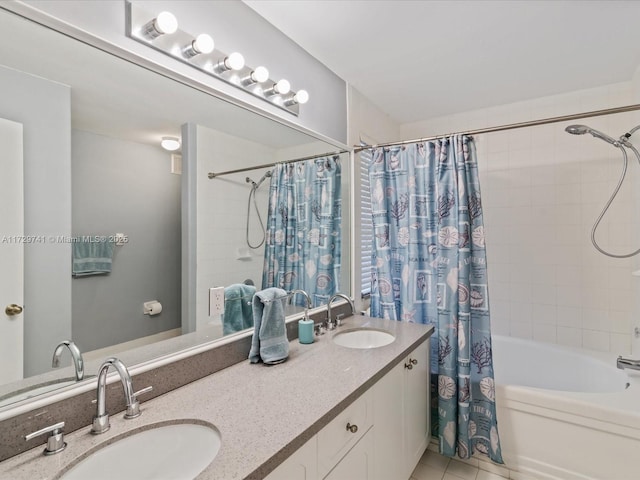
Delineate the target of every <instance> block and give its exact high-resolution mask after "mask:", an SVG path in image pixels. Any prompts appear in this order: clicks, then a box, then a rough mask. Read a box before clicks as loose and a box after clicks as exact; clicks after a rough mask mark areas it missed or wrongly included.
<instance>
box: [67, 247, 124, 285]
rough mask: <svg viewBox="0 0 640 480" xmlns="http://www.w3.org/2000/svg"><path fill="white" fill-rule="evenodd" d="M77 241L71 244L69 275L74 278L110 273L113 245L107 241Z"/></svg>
mask: <svg viewBox="0 0 640 480" xmlns="http://www.w3.org/2000/svg"><path fill="white" fill-rule="evenodd" d="M93 240H94V241H90V240H89V239H87V240H85V239H78V240H76V241H75V242H73V248H72V250H73V261H72V267H71V273H72V275H73V276H74V277H86V276H89V275H101V274H105V273H110V272H111V263H112V258H113V246H114V245H113V243H112V242H110V241H108V240H107V239H104V240H102V239H95V238H94V239H93Z"/></svg>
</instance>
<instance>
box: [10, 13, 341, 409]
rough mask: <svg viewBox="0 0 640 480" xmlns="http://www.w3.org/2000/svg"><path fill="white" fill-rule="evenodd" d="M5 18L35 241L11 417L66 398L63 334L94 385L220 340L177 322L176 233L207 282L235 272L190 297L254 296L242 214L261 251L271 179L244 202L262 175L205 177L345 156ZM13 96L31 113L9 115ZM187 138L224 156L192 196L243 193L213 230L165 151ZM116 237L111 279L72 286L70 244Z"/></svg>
mask: <svg viewBox="0 0 640 480" xmlns="http://www.w3.org/2000/svg"><path fill="white" fill-rule="evenodd" d="M0 22H1V23H2V25H3V28H2V29H0V41H2V43H3V44H4V45H5V46H6V45H10V46H11V48H3V49H0V85H1V86H2V88H3V96H4V97H5V99H4V100H2V101H0V117H2V118H8V119H10V120H12V121H15V122H19V123H22V124H23V129H24V162H25V165H24V182H25V206H24V217H25V232H24V234H25V235H27V236H28V237H29V238H33V239H36V240H34V242H33V243H29V244H25V266H24V267H25V268H24V292H25V295H24V303H25V304H24V307H25V309H24V312H23V321H24V326H25V327H24V339H23V342H24V360H23V364H24V365H25V369H24V372H23V373H24V374H23V377H24V378H22V379H12V380H9V381H5V382H3V383H2V384H0V412H2V411H6V410H7V409H10V408H11V404H12V403H13V402H24V401H25V400H28V399H30V398H33V396H35V395H42V394H47V393H50V392H51V391H54V390H55V389H56V388H63V387H64V388H68V386H69V383H70V382H69V380H70V379H72V377H73V369H72V367H71V362H70V358H69V352H68V351H65V352H64V353H63V359H64V360H66V365H67V366H66V367H63V368H60V369H57V370H52V369H51V368H50V365H51V356H52V354H53V350H54V348H55V346H56V345H57V344H58V342H59V341H61V340H67V339H69V340H73V341H74V342H75V343H76V344H77V345H78V347H79V348H80V349H81V350H82V351H83V352H84V354H85V361H86V368H85V371H86V374H87V375H92V374H95V372H96V371H97V368H98V365H99V362H100V361H102V360H103V359H104V358H106V357H107V356H109V355H114V354H117V355H118V356H119V357H120V358H121V359H122V360H123V361H124V362H125V363H127V364H128V365H129V366H134V365H135V364H139V363H144V362H149V361H150V360H152V359H153V358H157V357H160V356H164V355H167V354H170V353H173V352H177V351H181V350H185V349H189V348H191V347H193V346H194V345H196V344H200V343H203V342H213V341H216V339H217V338H218V336H219V335H218V334H217V333H215V332H214V331H213V330H211V329H207V328H204V329H195V328H185V326H184V325H183V322H182V318H181V310H182V306H181V301H182V295H181V289H182V285H181V278H182V269H183V259H182V255H181V251H182V247H183V245H182V242H183V239H184V238H185V237H184V235H183V233H184V231H183V229H184V228H186V229H189V231H191V232H192V233H193V232H195V231H196V230H197V231H198V237H197V242H196V245H197V248H198V252H199V256H198V261H199V262H200V265H203V264H204V263H206V262H208V267H209V268H210V270H211V271H212V272H215V271H218V272H222V271H224V272H226V273H225V274H224V275H222V276H220V277H215V276H212V277H209V278H207V279H206V282H207V283H206V284H202V282H204V281H205V280H202V282H201V283H196V285H195V287H194V288H195V289H200V291H206V292H208V289H209V288H210V287H215V286H225V285H228V284H230V283H242V282H244V281H245V280H249V279H251V280H253V281H254V283H255V284H256V286H257V287H258V288H260V286H261V275H262V265H263V260H262V255H263V253H262V251H261V250H260V249H253V248H250V247H249V246H248V245H247V242H246V228H247V209H248V207H250V208H251V210H250V215H251V216H250V223H249V235H250V239H249V241H250V242H253V244H255V243H259V242H260V237H261V235H262V234H261V232H260V221H259V220H258V219H257V217H256V216H255V214H256V210H257V211H259V212H260V214H261V215H262V216H263V222H265V223H266V218H265V216H266V201H267V191H268V187H269V178H266V179H265V180H264V183H263V184H262V185H261V186H260V187H258V189H257V190H256V191H255V192H254V193H255V195H253V197H252V198H251V199H250V198H249V194H250V192H251V191H252V186H253V184H252V182H255V183H256V184H257V183H258V182H259V181H260V180H261V179H262V177H263V176H264V175H265V173H266V172H267V171H268V170H269V169H268V168H262V169H256V170H252V171H248V172H244V173H239V174H233V175H225V176H221V177H218V178H215V179H209V178H208V177H207V176H206V173H207V171H208V170H209V169H210V168H213V169H215V171H220V170H223V169H226V170H230V169H235V168H242V167H250V166H254V165H262V164H265V163H273V162H277V161H285V160H294V159H298V158H302V157H306V156H311V155H317V154H321V153H327V152H334V151H337V150H339V149H340V148H339V146H336V145H332V144H329V143H326V142H324V141H320V140H318V139H317V138H315V137H314V136H312V135H309V134H307V133H303V132H301V131H299V130H296V129H294V128H291V127H289V126H285V125H283V124H282V123H279V122H277V121H275V120H273V119H271V118H268V117H266V116H264V115H259V114H256V113H254V112H250V111H249V110H246V109H243V108H241V107H239V106H237V105H234V104H232V103H229V102H226V101H223V100H221V99H219V98H216V97H213V96H211V95H208V94H206V93H204V92H201V91H198V90H196V89H194V88H191V87H189V86H187V85H184V84H182V83H180V82H178V81H176V80H174V79H171V78H168V77H167V76H163V75H160V74H158V73H154V72H152V71H150V70H148V69H146V68H143V67H142V66H139V65H136V64H133V63H131V62H128V61H125V60H123V59H121V58H118V57H116V56H113V55H111V54H109V53H106V52H104V51H101V50H99V49H97V48H95V47H92V46H89V45H87V44H84V43H82V42H80V41H77V40H74V39H72V38H70V37H68V36H65V35H62V34H60V33H57V32H55V31H53V30H51V29H48V28H46V27H43V26H41V25H38V24H36V23H34V22H32V21H30V20H27V19H24V18H22V17H20V16H18V15H15V14H13V13H11V12H8V11H5V10H3V9H1V8H0ZM14 87H15V88H14ZM30 88H32V89H33V90H29V89H30ZM9 97H12V98H13V100H14V103H15V102H18V101H20V99H21V98H22V99H24V102H25V103H24V104H23V105H18V106H17V107H16V105H15V104H14V105H13V107H11V105H10V104H11V102H10V101H8V100H7V98H9ZM7 105H9V106H7ZM185 126H186V127H185ZM183 131H196V132H197V139H195V141H196V142H197V143H196V144H197V145H202V144H208V145H209V146H210V147H212V149H213V150H214V151H215V153H216V155H215V158H204V157H200V158H198V169H199V171H198V174H197V189H198V197H197V198H198V199H200V198H201V196H202V195H204V194H205V193H206V192H207V191H209V192H212V191H216V190H219V189H221V188H226V189H230V190H233V191H234V192H235V193H234V196H233V198H228V199H227V200H228V201H226V202H225V203H224V204H220V205H208V206H207V208H210V209H212V210H211V211H212V212H215V211H217V212H222V213H224V215H220V216H218V217H216V221H215V222H209V223H208V224H207V226H206V229H205V228H200V226H199V225H198V222H199V221H200V220H199V219H198V218H185V216H184V214H183V212H182V211H181V204H182V201H183V198H184V196H185V194H186V193H185V191H184V187H183V177H182V176H181V173H180V172H181V167H182V166H183V165H182V164H181V158H180V154H181V153H182V152H180V151H178V152H176V153H170V152H167V151H164V150H162V149H161V148H160V145H159V142H160V139H161V138H162V137H164V136H172V137H178V138H180V137H182V133H183ZM182 140H183V143H184V142H185V140H186V139H185V138H183V139H182ZM189 141H191V140H189ZM183 148H184V145H183ZM342 165H343V173H342V175H343V180H342V182H343V185H347V184H348V180H347V179H348V175H349V171H348V156H345V155H343V156H342ZM247 177H249V178H250V180H249V181H247V180H246V178H247ZM347 194H348V188H347V187H344V188H343V195H347ZM204 196H205V197H206V195H204ZM254 198H255V203H254ZM202 201H205V200H202ZM250 202H251V203H250ZM205 210H206V209H203V211H205ZM347 215H348V208H347V204H346V202H345V203H344V204H343V225H347V226H348V225H349V222H348V218H347ZM32 216H34V218H35V220H34V219H33V218H32ZM57 218H60V219H61V220H60V223H59V224H56V223H55V222H56V219H57ZM205 230H206V231H205ZM347 231H348V227H345V228H343V232H345V234H346V232H347ZM116 234H122V235H123V236H122V237H119V238H120V239H121V240H122V241H121V242H120V245H117V246H115V247H114V252H113V256H112V267H111V268H112V269H111V273H109V274H108V275H95V276H89V277H76V278H72V275H71V267H70V264H71V250H72V248H73V247H72V243H73V242H74V239H77V238H78V237H93V236H97V237H110V236H113V237H114V240H115V235H116ZM2 235H5V234H4V233H2ZM25 238H27V237H25ZM212 238H223V239H224V240H225V242H223V243H226V248H227V250H224V249H223V246H222V245H221V244H220V242H218V243H216V245H215V246H213V245H212V244H211V242H210V240H211V239H212ZM348 245H349V241H348V238H347V237H346V235H345V236H344V237H343V238H342V246H343V247H342V265H349V258H348ZM40 259H41V260H40ZM221 259H226V260H225V261H226V264H225V265H222V264H221V263H220V262H221V261H222V260H221ZM216 262H218V263H216ZM55 265H58V266H59V269H58V268H53V266H55ZM234 265H236V266H237V265H241V266H242V268H239V267H238V268H236V267H234ZM245 267H246V268H245ZM248 267H251V268H248ZM47 282H48V283H47ZM349 284H350V283H349V276H348V269H345V268H343V269H342V275H341V281H340V290H341V291H343V292H346V293H349V291H348V289H349ZM149 301H158V302H159V303H160V304H161V305H162V312H161V313H160V314H158V315H147V314H145V313H144V308H143V304H144V303H145V302H149ZM199 308H201V309H202V308H204V307H202V305H199ZM203 311H204V312H205V314H204V316H205V317H206V316H207V315H206V310H203ZM3 320H4V319H3ZM203 322H204V323H205V324H206V323H208V322H209V321H208V320H207V319H206V318H205V319H204V320H203ZM205 327H206V325H205ZM193 330H197V331H193ZM182 333H186V334H182ZM2 353H3V352H0V356H1V355H2ZM0 363H2V362H1V361H0Z"/></svg>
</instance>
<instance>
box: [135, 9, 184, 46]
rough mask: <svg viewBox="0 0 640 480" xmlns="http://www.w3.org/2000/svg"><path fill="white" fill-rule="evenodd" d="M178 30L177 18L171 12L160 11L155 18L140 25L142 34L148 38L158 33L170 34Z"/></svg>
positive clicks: (154, 36)
mask: <svg viewBox="0 0 640 480" xmlns="http://www.w3.org/2000/svg"><path fill="white" fill-rule="evenodd" d="M177 30H178V20H177V19H176V17H175V15H174V14H173V13H171V12H160V13H159V14H158V16H157V17H156V18H154V19H153V20H151V21H150V22H148V23H147V24H146V25H144V26H143V27H142V32H141V33H142V35H143V36H145V37H147V38H148V39H149V40H153V39H154V38H157V37H159V36H160V35H171V34H172V33H176V31H177Z"/></svg>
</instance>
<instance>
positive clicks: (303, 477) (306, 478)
mask: <svg viewBox="0 0 640 480" xmlns="http://www.w3.org/2000/svg"><path fill="white" fill-rule="evenodd" d="M317 479H318V436H317V435H314V436H313V437H311V439H310V440H309V441H308V442H307V443H305V444H304V445H303V446H302V447H300V448H299V449H298V450H296V451H295V452H294V453H293V455H291V456H290V457H289V458H287V459H286V460H285V461H284V462H282V463H281V464H280V465H278V467H277V468H276V469H275V470H274V471H272V472H271V473H270V474H269V475H267V476H266V477H265V480H317Z"/></svg>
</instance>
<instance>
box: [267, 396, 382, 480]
mask: <svg viewBox="0 0 640 480" xmlns="http://www.w3.org/2000/svg"><path fill="white" fill-rule="evenodd" d="M372 403H373V402H372V391H371V389H370V390H368V391H366V392H365V393H364V394H363V395H362V396H360V397H359V398H358V399H357V400H356V401H355V402H353V403H352V404H351V405H349V406H348V407H347V408H345V409H344V410H343V411H342V412H340V413H339V414H338V416H337V417H336V418H334V419H333V420H331V422H330V423H329V424H327V425H326V426H325V427H324V428H323V429H322V430H320V431H319V432H318V433H317V434H316V435H315V436H314V437H313V438H311V439H310V440H309V441H308V442H307V443H305V444H304V445H303V446H302V447H301V448H299V449H298V450H296V452H295V453H294V454H293V455H291V456H290V457H289V458H288V459H287V460H285V461H284V462H283V463H281V464H280V465H279V466H278V467H277V468H276V469H275V470H274V471H273V472H271V473H270V474H269V475H268V476H267V477H266V479H267V480H311V479H313V480H317V479H331V480H360V479H362V480H367V479H369V478H371V477H369V476H362V474H363V472H370V471H371V469H372V454H373V442H372V437H371V435H368V432H369V430H370V429H371V425H372V422H373V406H372ZM365 438H366V440H365ZM367 475H368V473H367Z"/></svg>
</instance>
